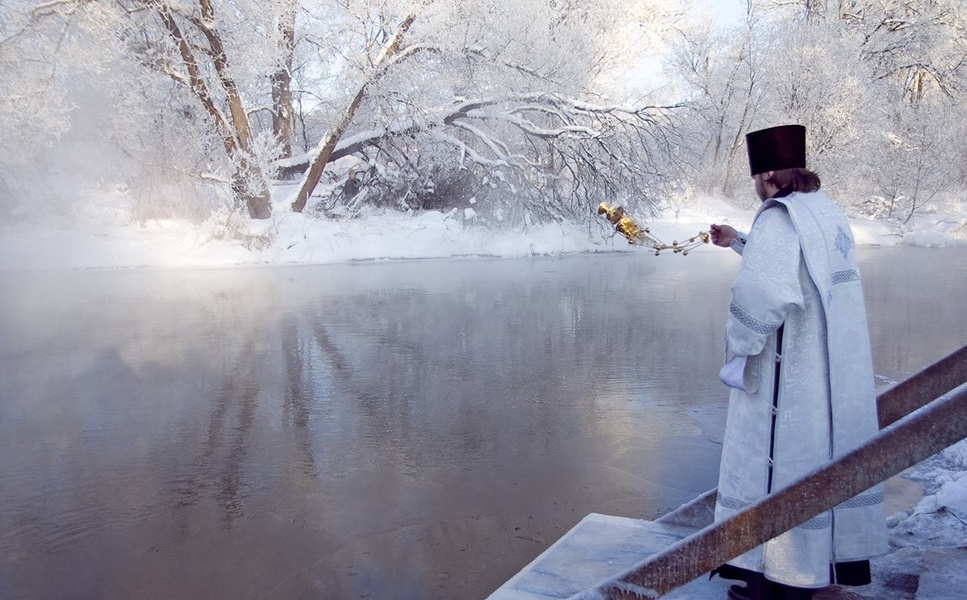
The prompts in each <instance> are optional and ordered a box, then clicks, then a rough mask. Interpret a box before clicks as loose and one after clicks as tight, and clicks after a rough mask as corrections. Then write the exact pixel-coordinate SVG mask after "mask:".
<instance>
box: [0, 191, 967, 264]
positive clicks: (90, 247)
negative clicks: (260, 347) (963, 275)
mask: <svg viewBox="0 0 967 600" xmlns="http://www.w3.org/2000/svg"><path fill="white" fill-rule="evenodd" d="M130 204H131V201H130V199H129V198H128V197H127V196H126V195H125V194H121V193H102V194H101V195H99V196H98V197H94V198H92V200H91V202H89V203H86V204H80V203H78V204H77V205H75V206H74V208H73V209H72V210H71V216H70V217H69V218H68V217H64V216H32V217H31V218H23V219H21V220H20V222H18V223H16V224H13V225H6V226H0V271H32V270H73V269H112V268H223V267H233V266H255V265H263V266H266V265H298V264H329V263H340V262H348V261H355V260H392V259H416V258H447V257H453V256H499V257H521V256H534V255H538V256H540V255H558V254H575V253H588V252H616V251H621V252H635V251H637V252H641V251H642V250H641V249H640V248H633V247H630V246H629V245H628V244H627V243H626V242H625V241H624V239H623V238H621V236H619V235H616V234H615V233H614V231H613V230H612V229H610V227H609V226H608V224H607V222H606V221H605V220H604V219H603V218H600V219H594V220H593V221H591V222H590V223H589V224H559V223H553V224H546V225H540V226H532V227H530V228H528V229H527V230H526V231H510V232H504V231H497V230H495V229H493V228H489V227H486V226H483V225H480V224H477V223H476V222H475V221H476V219H475V217H474V216H473V213H472V211H460V212H457V211H451V212H450V213H447V214H444V213H441V212H435V211H430V212H425V213H420V214H414V215H408V214H403V213H399V212H395V211H382V212H376V213H370V214H365V215H363V216H361V217H358V218H353V219H344V220H321V219H316V218H313V217H309V216H306V215H303V214H297V213H292V212H291V211H288V210H286V209H287V207H286V206H285V205H284V204H279V205H277V206H276V207H275V212H274V216H273V217H272V218H271V219H269V220H267V221H251V220H248V219H242V218H238V217H237V216H233V217H231V219H232V220H231V225H230V226H227V227H226V225H225V224H226V223H227V222H229V218H230V217H229V215H227V214H216V215H215V216H213V217H212V218H210V219H208V220H207V221H204V222H201V223H197V222H192V221H189V220H187V219H164V220H147V221H143V222H139V221H138V220H136V219H135V217H134V216H133V214H132V211H131V209H130ZM965 206H967V205H965ZM753 214H754V212H753V211H752V210H740V209H736V208H734V207H732V206H730V205H729V204H727V203H726V202H724V201H721V200H718V199H711V198H700V199H697V200H695V201H693V202H691V203H690V205H689V206H686V207H684V208H681V209H679V210H677V211H676V212H674V213H673V212H671V211H667V212H666V213H665V214H663V215H661V216H660V217H659V218H658V219H656V220H654V221H645V220H643V219H640V218H639V221H641V222H642V223H643V224H647V225H649V226H650V227H651V228H652V231H653V233H655V234H656V235H657V236H658V237H659V238H661V239H662V240H663V241H665V242H666V243H670V242H672V241H675V240H678V241H681V240H684V239H687V238H689V237H691V236H694V235H695V234H696V233H698V232H699V231H704V230H706V229H708V226H709V224H710V223H713V222H714V223H729V224H732V225H734V226H736V227H737V228H739V229H743V228H744V229H747V228H748V226H749V223H750V222H751V220H752V216H753ZM852 223H853V231H854V235H855V237H856V242H857V244H858V245H861V246H895V245H901V244H911V245H917V246H951V245H964V244H967V207H965V209H964V210H963V211H960V214H944V215H939V214H937V215H925V216H922V217H918V218H917V219H916V220H915V221H914V222H913V223H912V224H911V225H910V226H907V227H906V228H905V231H903V232H901V231H900V229H899V228H898V227H897V226H893V225H889V224H887V223H883V222H876V221H865V220H854V221H853V222H852ZM229 231H232V232H234V235H227V233H228V232H229ZM696 251H711V248H709V249H705V248H701V249H698V250H696Z"/></svg>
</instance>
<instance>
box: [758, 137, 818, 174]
mask: <svg viewBox="0 0 967 600" xmlns="http://www.w3.org/2000/svg"><path fill="white" fill-rule="evenodd" d="M745 145H746V148H747V149H748V150H749V169H750V170H751V171H752V174H753V175H757V174H759V173H765V172H766V171H780V170H782V169H797V168H798V169H805V168H806V128H805V127H803V126H802V125H780V126H778V127H770V128H768V129H760V130H759V131H753V132H751V133H749V134H747V135H746V136H745Z"/></svg>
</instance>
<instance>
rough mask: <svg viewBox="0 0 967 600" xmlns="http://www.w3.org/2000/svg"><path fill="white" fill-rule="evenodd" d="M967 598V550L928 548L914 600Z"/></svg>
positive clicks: (961, 599)
mask: <svg viewBox="0 0 967 600" xmlns="http://www.w3.org/2000/svg"><path fill="white" fill-rule="evenodd" d="M964 598H967V548H927V549H926V551H925V552H924V556H923V571H922V572H921V573H920V581H919V585H918V586H917V593H916V595H915V596H914V600H964Z"/></svg>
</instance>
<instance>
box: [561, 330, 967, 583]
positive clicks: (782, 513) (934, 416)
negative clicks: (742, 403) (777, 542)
mask: <svg viewBox="0 0 967 600" xmlns="http://www.w3.org/2000/svg"><path fill="white" fill-rule="evenodd" d="M965 365H967V347H965V348H962V349H960V350H958V351H957V352H955V353H954V354H952V355H950V356H948V357H947V358H945V359H943V360H941V361H939V362H938V363H935V364H934V365H932V366H931V367H928V368H927V369H925V370H924V371H923V372H921V373H919V374H918V375H916V376H914V377H913V378H911V380H915V379H916V380H919V381H920V384H919V385H913V384H912V383H911V384H909V385H906V382H904V384H900V385H898V386H896V387H895V388H893V389H892V390H890V391H889V392H886V393H885V394H881V397H880V398H882V397H883V396H884V395H886V400H887V403H888V405H889V411H890V412H889V414H888V416H887V418H888V419H893V421H891V422H892V425H890V426H889V427H888V428H886V429H883V430H881V431H880V433H878V434H877V435H876V436H874V437H873V438H871V439H870V440H869V441H867V442H866V443H865V444H863V445H862V446H860V447H859V448H857V449H855V450H853V451H852V452H850V453H848V454H845V455H844V456H842V457H840V458H838V459H836V460H834V461H832V462H830V463H828V464H826V465H825V466H823V467H821V468H819V469H816V470H814V471H812V472H811V473H809V474H807V475H805V476H803V477H802V478H800V479H797V480H796V481H794V482H793V483H791V484H790V485H789V486H787V487H785V488H783V489H781V490H779V491H777V492H775V493H773V494H770V495H769V496H766V497H764V498H762V499H761V500H759V501H757V502H755V503H753V504H752V505H750V506H748V507H747V508H745V509H744V510H742V511H740V512H739V513H737V514H735V515H733V516H732V517H730V518H728V519H725V520H723V521H720V522H718V523H715V524H713V525H710V526H708V527H706V528H705V529H702V530H701V531H698V532H696V533H694V534H692V535H690V536H688V537H687V538H685V539H683V540H681V541H679V542H677V543H675V544H672V545H671V546H669V547H668V548H666V549H665V550H664V551H663V552H660V553H658V554H656V555H653V556H651V557H649V558H647V559H645V560H644V561H642V562H640V563H638V564H637V565H635V566H633V567H631V568H630V569H628V570H626V571H625V572H624V573H621V574H619V575H617V576H616V577H614V578H612V579H608V580H606V581H603V582H601V583H599V584H598V585H596V586H595V587H592V588H590V589H588V590H585V591H584V592H581V593H579V594H576V595H574V596H572V600H577V599H582V600H591V599H592V598H594V599H600V598H641V597H650V598H657V597H658V596H661V595H663V594H666V593H668V592H669V591H671V590H673V589H675V588H677V587H680V586H682V585H684V584H686V583H688V582H689V581H692V580H693V579H695V578H696V577H698V576H700V575H702V574H703V573H707V572H708V571H710V570H712V569H714V568H715V567H717V566H718V565H721V564H722V563H724V562H726V561H728V560H731V559H732V558H734V557H736V556H738V555H740V554H742V553H744V552H747V551H748V550H751V549H752V548H755V547H756V546H759V545H761V544H763V543H765V542H766V541H768V540H770V539H772V538H774V537H776V536H778V535H780V534H782V533H784V532H786V531H788V530H790V529H792V528H793V527H795V526H797V525H799V524H801V523H804V522H805V521H807V520H809V519H811V518H812V517H814V516H816V515H817V514H819V513H821V512H824V511H827V510H830V509H831V508H833V507H835V506H836V505H838V504H840V503H842V502H844V501H846V500H848V499H850V498H852V497H853V496H856V495H857V494H859V493H861V492H863V491H865V490H867V489H869V488H871V487H873V486H874V485H876V484H878V483H882V482H883V481H886V480H887V479H889V478H890V477H892V476H894V475H896V474H898V473H900V472H902V471H903V470H904V469H907V468H909V467H911V466H913V465H915V464H917V463H918V462H920V461H922V460H924V459H925V458H928V457H930V456H932V455H934V454H936V453H937V452H939V451H941V450H943V449H944V448H946V447H948V446H950V445H951V444H954V443H956V442H957V441H959V440H962V439H964V438H965V437H967V383H965V380H967V378H959V382H957V383H954V385H957V384H958V383H960V386H959V387H957V388H956V389H951V387H947V389H946V390H943V391H941V392H939V394H942V395H940V397H939V398H937V399H936V400H933V401H932V402H929V403H925V402H923V397H924V395H923V393H921V392H918V391H917V388H920V387H921V386H922V387H923V389H931V390H933V391H936V390H937V389H939V388H940V387H943V386H945V385H947V383H942V382H949V381H956V380H957V379H958V377H953V375H952V374H956V373H958V372H960V371H961V369H963V368H964V367H965ZM921 376H923V377H921ZM924 379H926V381H925V380H924ZM911 380H908V381H911ZM948 390H949V391H948ZM944 392H947V393H944ZM931 393H932V392H931ZM887 394H888V395H887ZM939 394H938V395H939ZM935 398H936V396H935ZM897 407H906V408H911V409H912V410H913V411H915V412H911V413H910V414H908V415H907V416H906V417H903V418H900V419H894V418H893V416H892V415H895V414H896V412H897V411H898V410H901V409H900V408H897ZM918 408H922V410H920V411H916V409H918ZM882 420H883V413H882V412H881V421H882Z"/></svg>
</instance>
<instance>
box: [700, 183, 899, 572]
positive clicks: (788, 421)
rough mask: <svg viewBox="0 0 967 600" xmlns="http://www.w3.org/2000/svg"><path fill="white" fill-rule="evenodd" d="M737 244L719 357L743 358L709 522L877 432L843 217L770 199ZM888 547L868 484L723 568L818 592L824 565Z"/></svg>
mask: <svg viewBox="0 0 967 600" xmlns="http://www.w3.org/2000/svg"><path fill="white" fill-rule="evenodd" d="M733 247H735V246H733ZM736 249H737V250H738V251H740V253H741V254H742V264H741V266H740V268H739V272H738V274H737V276H736V279H735V282H734V284H733V286H732V302H731V306H730V309H729V318H728V324H727V326H726V351H727V353H729V355H734V356H738V357H745V359H744V360H745V365H744V368H743V370H742V371H741V377H740V380H741V381H740V382H739V387H742V388H744V389H732V390H731V395H730V398H729V410H728V416H727V423H726V431H725V438H724V441H723V448H722V459H721V465H720V472H719V485H718V497H717V499H716V506H715V518H716V520H717V521H718V520H722V519H725V518H727V517H729V516H731V515H733V514H735V512H737V511H738V510H740V509H742V508H744V507H746V506H748V505H749V504H751V503H752V502H754V501H756V500H758V499H760V498H761V497H763V496H764V495H766V494H768V493H769V492H770V490H778V489H780V488H781V487H784V486H786V485H788V484H789V483H791V482H792V481H794V480H796V479H797V478H799V477H800V476H802V475H804V474H806V473H808V472H809V471H812V470H813V469H815V468H817V467H820V466H822V465H823V464H825V463H827V462H829V461H830V460H831V459H833V458H836V457H838V456H841V455H843V454H845V453H846V452H848V451H850V450H852V449H854V448H856V447H857V446H859V445H860V444H862V443H863V442H864V441H866V440H867V439H869V438H870V437H872V436H873V435H875V434H876V433H877V431H878V429H879V428H878V423H877V414H876V393H875V387H874V378H873V366H872V359H871V354H870V344H869V333H868V330H867V320H866V309H865V305H864V300H863V291H862V287H861V285H860V279H859V271H858V268H857V263H856V257H855V254H854V243H853V236H852V233H851V231H850V228H849V223H848V222H847V220H846V218H845V217H844V215H843V214H842V211H840V210H839V208H838V207H837V206H836V205H835V204H834V203H833V202H832V201H831V200H829V199H828V198H827V197H826V196H825V195H824V194H822V193H820V192H812V193H798V192H797V193H793V194H791V195H789V196H787V197H785V198H778V199H770V200H766V201H765V202H763V203H762V205H761V206H760V208H759V211H758V213H757V214H756V218H755V221H754V223H753V226H752V229H751V231H750V232H749V235H748V241H747V243H746V244H745V245H744V247H740V248H736ZM780 326H781V327H782V348H781V360H780V361H779V362H778V363H777V351H776V341H777V331H778V330H779V328H780ZM740 360H741V359H740ZM777 368H778V370H779V376H778V381H777V380H776V369H777ZM773 416H774V417H775V418H774V419H773ZM886 550H887V538H886V523H885V514H884V505H883V491H882V486H876V487H874V488H872V489H870V490H868V491H866V492H864V493H862V494H860V495H858V496H856V497H854V498H852V499H850V500H849V501H847V502H844V503H842V504H841V505H839V506H837V507H836V508H834V509H833V510H831V511H828V512H826V513H823V514H820V515H818V516H816V517H814V518H812V519H810V520H809V521H807V522H805V523H803V524H802V525H799V526H798V527H795V528H793V529H792V530H790V531H788V532H786V533H785V534H782V535H780V536H779V537H777V538H775V539H773V540H770V541H769V542H766V543H765V544H763V545H762V546H759V547H758V548H755V549H753V550H751V551H749V552H747V553H745V554H743V555H742V556H739V557H737V558H735V559H734V560H731V561H729V564H732V565H734V566H737V567H742V568H745V569H749V570H752V571H756V572H759V573H763V574H764V575H765V576H766V578H768V579H770V580H772V581H776V582H778V583H783V584H786V585H794V586H798V587H807V588H817V587H823V586H826V585H828V584H829V583H830V581H829V577H830V564H832V563H836V562H848V561H857V560H863V559H868V558H870V557H872V556H877V555H880V554H884V553H885V552H886Z"/></svg>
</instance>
